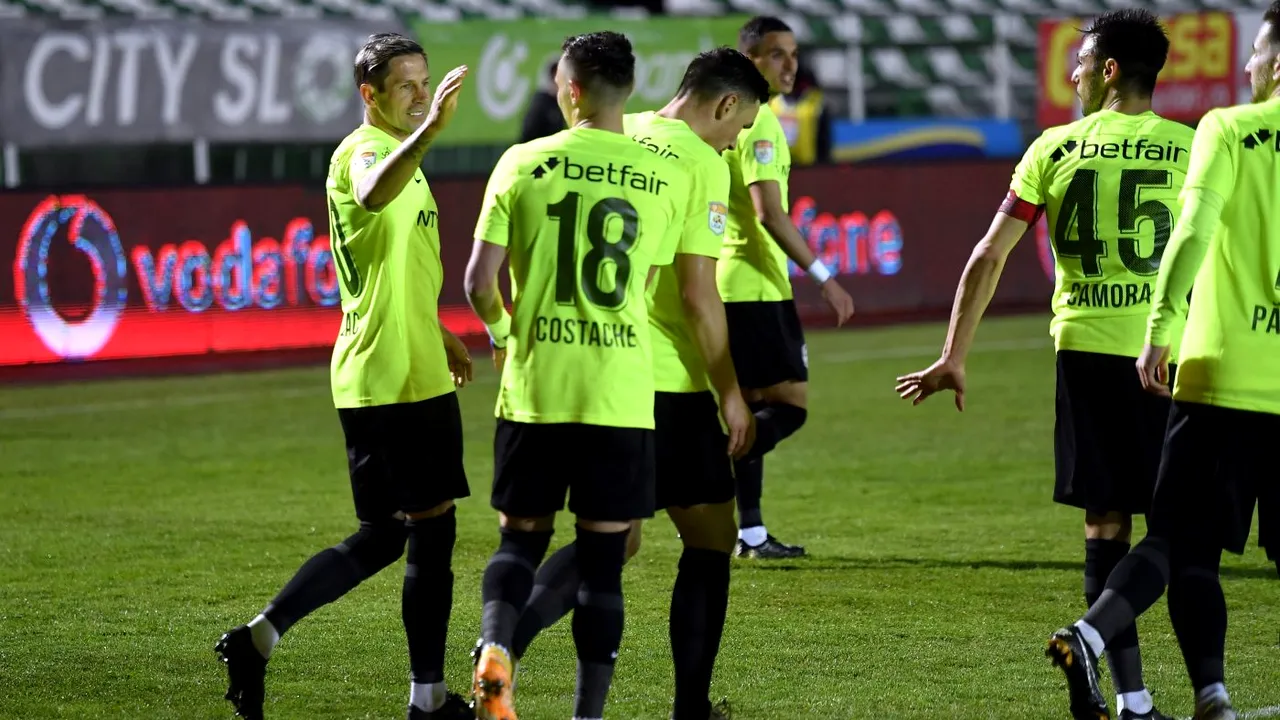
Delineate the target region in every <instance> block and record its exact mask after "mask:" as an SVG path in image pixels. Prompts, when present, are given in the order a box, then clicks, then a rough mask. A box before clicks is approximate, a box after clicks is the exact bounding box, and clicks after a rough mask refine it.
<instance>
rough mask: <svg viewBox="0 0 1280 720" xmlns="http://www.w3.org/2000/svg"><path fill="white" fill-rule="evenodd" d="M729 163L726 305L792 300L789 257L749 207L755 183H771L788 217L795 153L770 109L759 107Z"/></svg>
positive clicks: (722, 270)
mask: <svg viewBox="0 0 1280 720" xmlns="http://www.w3.org/2000/svg"><path fill="white" fill-rule="evenodd" d="M724 159H725V160H726V161H727V162H728V163H729V173H730V178H731V186H730V190H729V230H728V232H726V233H725V240H724V250H723V251H722V252H721V254H720V264H719V267H718V269H717V280H718V284H719V286H720V297H722V298H724V301H725V302H755V301H760V300H773V301H781V300H790V299H791V277H790V275H788V274H787V262H788V258H787V253H786V252H785V251H784V250H783V249H782V246H781V245H779V244H778V242H777V241H776V240H774V239H773V236H772V235H770V234H769V231H768V230H765V228H764V224H763V223H761V222H760V220H759V219H758V218H757V217H756V209H755V205H754V204H753V203H752V202H751V191H750V190H749V189H748V188H749V187H751V185H753V184H754V183H758V182H764V181H768V180H772V181H774V182H776V183H778V190H779V192H780V193H781V194H782V209H783V211H784V212H790V210H791V203H790V201H789V200H788V197H787V193H788V192H789V189H788V185H787V179H788V177H789V176H790V174H791V149H790V148H789V147H788V146H787V136H786V133H784V132H783V130H782V123H780V122H778V116H777V115H775V114H774V112H773V110H772V109H770V108H769V106H767V105H762V106H761V107H760V114H759V115H758V116H756V121H755V124H753V125H752V126H751V127H750V128H748V129H746V130H743V131H742V132H741V133H739V134H738V141H737V143H735V144H734V146H733V148H732V149H730V150H726V151H725V152H724Z"/></svg>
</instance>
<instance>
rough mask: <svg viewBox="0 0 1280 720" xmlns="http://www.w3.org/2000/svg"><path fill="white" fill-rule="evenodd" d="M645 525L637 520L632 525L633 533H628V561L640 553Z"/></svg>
mask: <svg viewBox="0 0 1280 720" xmlns="http://www.w3.org/2000/svg"><path fill="white" fill-rule="evenodd" d="M643 527H644V523H643V522H641V521H640V520H636V521H635V522H633V523H631V532H629V533H627V560H630V559H631V558H633V557H635V556H636V555H638V554H639V553H640V541H641V540H643V535H644V532H643Z"/></svg>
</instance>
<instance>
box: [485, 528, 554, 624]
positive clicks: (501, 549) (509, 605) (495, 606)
mask: <svg viewBox="0 0 1280 720" xmlns="http://www.w3.org/2000/svg"><path fill="white" fill-rule="evenodd" d="M500 532H501V535H502V541H501V542H500V543H499V544H498V551H497V552H495V553H494V554H493V557H491V558H489V564H488V566H486V567H485V569H484V578H483V579H482V580H481V585H480V596H481V598H482V599H483V601H484V614H483V616H482V618H481V621H480V623H481V631H480V638H481V639H482V640H483V641H484V642H486V643H497V644H499V645H501V646H503V647H504V648H507V649H508V650H509V649H510V648H511V638H512V636H513V635H514V634H515V630H516V623H517V622H519V620H520V613H522V612H524V606H525V603H527V602H528V601H529V593H530V592H531V591H532V590H533V573H534V571H535V570H536V569H537V567H538V563H540V562H542V556H543V555H546V554H547V546H548V545H550V544H551V533H552V531H551V530H546V531H541V532H520V531H518V530H509V529H507V528H503V529H502V530H501V531H500Z"/></svg>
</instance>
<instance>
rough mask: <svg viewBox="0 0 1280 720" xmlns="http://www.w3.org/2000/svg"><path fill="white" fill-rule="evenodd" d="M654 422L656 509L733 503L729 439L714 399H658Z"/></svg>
mask: <svg viewBox="0 0 1280 720" xmlns="http://www.w3.org/2000/svg"><path fill="white" fill-rule="evenodd" d="M653 422H654V426H655V430H654V438H655V441H656V443H655V457H656V460H657V463H656V468H657V473H656V475H657V504H656V505H655V508H656V509H658V510H665V509H667V508H670V507H681V508H687V507H693V506H694V505H715V504H718V503H723V502H728V501H730V500H732V499H733V496H734V481H733V462H732V460H730V459H729V437H728V436H727V435H725V433H724V430H723V429H722V428H721V427H720V406H719V404H717V403H716V398H715V395H714V394H712V393H711V392H710V391H707V392H692V393H666V392H659V393H654V396H653Z"/></svg>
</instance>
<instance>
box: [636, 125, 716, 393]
mask: <svg viewBox="0 0 1280 720" xmlns="http://www.w3.org/2000/svg"><path fill="white" fill-rule="evenodd" d="M624 122H625V127H626V133H627V134H628V135H630V136H631V139H632V140H635V141H636V142H638V143H640V145H641V146H642V147H644V148H647V149H648V150H649V151H650V152H652V153H655V154H657V155H658V156H659V157H663V158H667V159H668V160H671V161H673V162H675V163H676V164H677V165H678V166H679V167H680V168H681V169H682V170H683V171H684V172H685V173H687V174H688V176H689V182H690V188H689V196H688V198H687V203H686V205H685V211H684V220H683V224H684V230H683V232H682V233H681V234H680V244H679V245H678V246H677V247H676V253H677V254H684V255H703V256H705V257H710V258H718V257H720V247H721V245H723V243H724V229H725V222H726V215H727V213H728V200H729V167H728V166H727V165H726V164H725V163H724V161H723V160H721V159H720V155H719V153H717V152H716V151H715V150H714V149H713V148H712V147H711V146H710V145H708V144H707V143H706V142H705V141H704V140H703V139H702V138H700V137H698V134H697V133H695V132H694V131H693V130H691V129H689V126H688V125H686V124H685V123H684V121H682V120H672V119H669V118H665V117H662V116H661V115H658V114H657V113H655V112H644V113H636V114H632V115H627V116H626V117H625V118H624ZM649 328H650V330H651V331H652V336H653V377H654V389H655V390H658V391H660V392H700V391H703V390H708V389H710V384H709V383H708V382H707V365H706V362H705V361H704V360H703V358H702V353H701V351H699V349H698V344H697V341H696V340H695V339H694V337H693V331H692V330H691V329H690V328H689V323H688V322H687V320H686V316H685V311H684V302H683V300H681V296H680V281H679V279H678V278H677V277H676V269H675V266H674V265H667V266H665V267H662V268H660V269H659V270H658V275H657V277H655V278H654V281H653V284H652V285H650V287H649Z"/></svg>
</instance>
